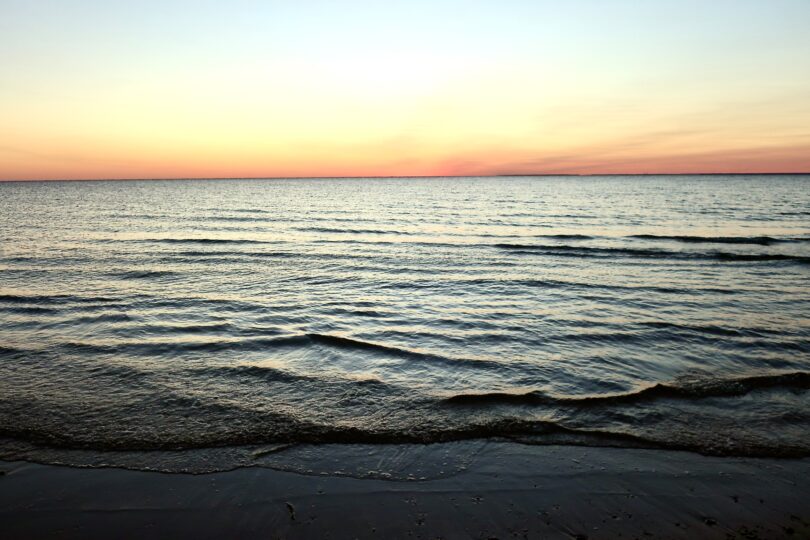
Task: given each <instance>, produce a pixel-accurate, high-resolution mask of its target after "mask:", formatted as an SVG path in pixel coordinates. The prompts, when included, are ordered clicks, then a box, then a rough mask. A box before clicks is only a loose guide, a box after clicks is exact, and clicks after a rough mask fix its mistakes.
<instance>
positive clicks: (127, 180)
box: [0, 171, 810, 183]
mask: <svg viewBox="0 0 810 540" xmlns="http://www.w3.org/2000/svg"><path fill="white" fill-rule="evenodd" d="M809 175H810V171H807V172H766V173H761V172H728V173H604V174H597V173H594V174H575V173H560V174H549V173H538V174H471V175H446V176H441V175H424V176H421V175H415V176H407V175H406V176H229V177H203V176H200V177H188V178H185V177H169V178H34V179H29V180H24V179H15V178H8V179H3V178H0V182H8V183H12V182H17V183H21V182H153V181H154V182H165V181H172V180H178V181H188V180H200V181H211V180H216V181H219V180H387V179H403V180H404V179H423V178H424V179H430V178H536V177H540V178H560V177H563V178H567V177H571V178H591V177H611V178H612V177H618V176H628V177H645V176H809Z"/></svg>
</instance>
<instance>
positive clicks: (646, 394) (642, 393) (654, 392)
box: [443, 371, 810, 407]
mask: <svg viewBox="0 0 810 540" xmlns="http://www.w3.org/2000/svg"><path fill="white" fill-rule="evenodd" d="M763 388H787V389H790V388H793V389H801V390H807V389H810V372H803V371H800V372H790V373H778V374H771V375H752V376H749V377H741V378H736V379H711V378H705V379H691V380H689V379H685V380H681V381H675V382H672V383H657V384H654V385H651V386H646V387H643V388H640V389H638V390H636V391H634V392H628V393H624V394H604V395H588V396H553V395H548V394H544V393H543V392H540V391H537V390H534V391H532V392H528V393H523V394H512V393H508V392H489V393H485V394H457V395H454V396H450V397H447V398H444V400H443V401H444V402H445V403H448V404H457V405H487V404H515V405H556V406H560V405H562V406H565V405H570V406H575V407H598V406H604V405H614V404H623V403H635V402H641V401H650V400H655V399H661V398H675V399H690V398H692V399H703V398H712V397H734V396H742V395H745V394H748V393H749V392H752V391H754V390H757V389H763Z"/></svg>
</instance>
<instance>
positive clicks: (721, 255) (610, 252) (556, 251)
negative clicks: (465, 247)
mask: <svg viewBox="0 0 810 540" xmlns="http://www.w3.org/2000/svg"><path fill="white" fill-rule="evenodd" d="M492 247H495V248H498V249H504V250H509V251H512V252H514V253H521V254H537V255H556V256H566V257H615V256H628V257H639V258H653V259H702V260H718V261H748V262H757V261H790V262H797V263H802V264H810V257H805V256H801V255H788V254H783V253H730V252H723V251H708V252H693V251H667V250H659V249H636V248H608V247H581V246H566V245H562V246H560V245H535V244H503V243H501V244H492Z"/></svg>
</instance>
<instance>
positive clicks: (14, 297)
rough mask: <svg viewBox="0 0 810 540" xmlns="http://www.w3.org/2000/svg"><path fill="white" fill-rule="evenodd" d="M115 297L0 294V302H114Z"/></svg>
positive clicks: (55, 303) (60, 303) (47, 303)
mask: <svg viewBox="0 0 810 540" xmlns="http://www.w3.org/2000/svg"><path fill="white" fill-rule="evenodd" d="M116 301H117V300H116V299H115V298H110V297H106V296H75V295H70V294H51V295H48V294H0V302H1V303H6V304H45V305H62V304H91V303H103V302H116Z"/></svg>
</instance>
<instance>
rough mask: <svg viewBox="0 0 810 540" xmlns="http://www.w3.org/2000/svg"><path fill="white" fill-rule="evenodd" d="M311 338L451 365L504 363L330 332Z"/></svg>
mask: <svg viewBox="0 0 810 540" xmlns="http://www.w3.org/2000/svg"><path fill="white" fill-rule="evenodd" d="M306 337H308V338H309V339H310V340H312V341H313V342H315V343H319V344H323V345H328V346H330V347H337V348H349V349H364V350H369V351H376V352H380V353H384V354H387V355H389V356H398V357H402V358H407V359H412V360H428V361H436V362H441V363H444V364H450V365H459V364H465V365H468V366H471V367H473V366H475V367H481V368H484V367H492V368H496V369H502V368H503V364H501V363H500V362H494V361H490V360H473V359H467V358H453V357H449V356H442V355H438V354H433V353H426V352H420V351H413V350H410V349H403V348H399V347H393V346H391V345H382V344H379V343H372V342H369V341H362V340H359V339H352V338H347V337H342V336H335V335H330V334H306Z"/></svg>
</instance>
